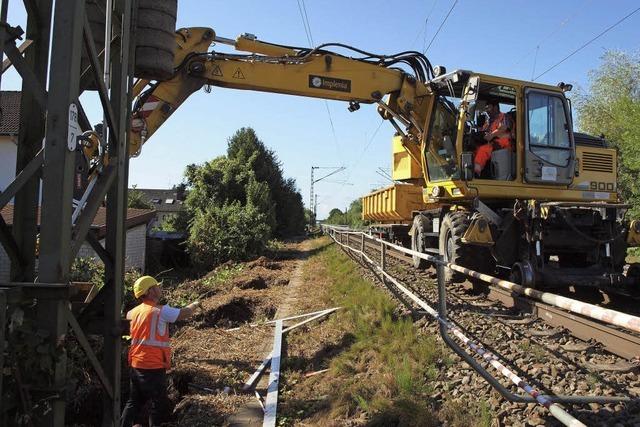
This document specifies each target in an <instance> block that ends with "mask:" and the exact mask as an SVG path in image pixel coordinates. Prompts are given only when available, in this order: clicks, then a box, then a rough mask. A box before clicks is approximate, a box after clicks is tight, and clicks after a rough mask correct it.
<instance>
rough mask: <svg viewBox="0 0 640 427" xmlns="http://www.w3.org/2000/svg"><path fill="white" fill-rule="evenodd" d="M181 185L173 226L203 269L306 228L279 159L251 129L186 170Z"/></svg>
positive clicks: (299, 201) (246, 254) (296, 193)
mask: <svg viewBox="0 0 640 427" xmlns="http://www.w3.org/2000/svg"><path fill="white" fill-rule="evenodd" d="M184 184H185V188H184V190H183V193H185V194H186V199H185V202H184V207H185V209H184V213H183V214H181V215H178V216H177V217H176V218H175V219H174V220H173V221H172V223H171V226H173V227H174V228H175V229H176V230H180V231H186V232H188V235H189V238H188V242H187V243H188V247H189V250H190V252H191V254H192V257H193V259H194V261H195V262H196V263H197V264H200V265H202V266H207V267H210V266H212V265H214V264H215V263H219V262H224V261H226V260H229V259H238V260H240V259H245V258H247V257H250V256H254V255H257V254H260V253H261V252H262V251H263V250H264V248H265V243H266V242H267V241H268V240H269V239H270V238H272V237H273V236H277V237H282V236H287V235H295V234H299V233H301V232H302V231H303V230H304V211H303V203H302V196H301V195H300V193H299V191H298V190H297V188H296V183H295V180H293V179H285V178H284V177H283V172H282V168H281V166H280V163H279V162H278V159H277V157H276V156H275V154H274V153H273V151H271V150H269V149H268V148H267V147H266V146H265V144H264V143H263V142H262V141H260V140H259V139H258V137H257V135H256V134H255V132H254V131H253V129H251V128H242V129H240V130H238V131H237V132H236V133H235V134H234V135H233V136H232V137H231V138H230V139H229V144H228V148H227V155H226V156H220V157H217V158H215V159H212V160H210V161H208V162H205V163H203V164H201V165H189V166H187V168H186V170H185V183H184ZM225 215H233V216H234V218H224V216H225ZM243 233H244V234H243ZM225 254H226V255H225Z"/></svg>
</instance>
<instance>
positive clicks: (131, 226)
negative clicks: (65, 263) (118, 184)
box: [0, 205, 155, 282]
mask: <svg viewBox="0 0 640 427" xmlns="http://www.w3.org/2000/svg"><path fill="white" fill-rule="evenodd" d="M106 212H107V210H106V209H105V208H103V207H101V208H99V209H98V212H97V213H96V216H95V218H94V219H93V222H92V224H91V231H90V232H93V233H95V235H96V237H97V238H98V239H99V240H100V243H101V244H102V245H104V238H105V236H106V233H107V225H106ZM0 213H1V214H2V218H3V219H4V221H5V222H6V223H7V225H8V226H9V227H11V225H12V224H13V205H7V206H5V207H4V208H2V211H1V212H0ZM154 215H155V212H154V211H153V210H151V209H127V219H126V222H125V227H126V228H127V234H126V250H125V268H126V269H128V270H129V269H136V270H139V271H145V267H146V266H145V257H146V251H147V228H148V225H149V223H150V222H151V220H152V219H153V217H154ZM38 222H40V212H38ZM78 257H91V258H95V259H96V260H99V257H98V255H97V254H96V253H95V252H94V250H93V249H92V248H91V246H89V244H88V243H86V242H85V243H83V244H82V246H81V248H80V250H79V251H78ZM10 266H11V261H10V260H9V256H8V255H7V253H6V252H5V250H4V248H2V247H0V282H7V281H9V272H10Z"/></svg>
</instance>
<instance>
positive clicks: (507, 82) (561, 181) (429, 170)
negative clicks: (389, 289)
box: [423, 70, 617, 203]
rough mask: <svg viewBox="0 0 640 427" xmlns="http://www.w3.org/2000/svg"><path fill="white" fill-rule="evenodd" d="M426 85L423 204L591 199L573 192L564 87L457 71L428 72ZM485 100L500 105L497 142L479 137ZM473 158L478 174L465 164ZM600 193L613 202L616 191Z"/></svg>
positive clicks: (485, 123) (484, 127)
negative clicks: (429, 93)
mask: <svg viewBox="0 0 640 427" xmlns="http://www.w3.org/2000/svg"><path fill="white" fill-rule="evenodd" d="M431 88H432V89H433V90H434V92H435V94H436V97H435V100H434V104H433V107H432V109H431V114H430V119H429V123H428V125H427V126H426V128H427V136H426V138H425V143H424V147H423V153H424V168H423V169H424V170H423V173H424V180H425V183H426V187H427V188H426V191H425V192H424V194H425V198H424V199H425V200H424V201H425V202H426V203H433V202H443V201H447V200H448V201H451V202H457V201H461V200H464V199H467V200H468V199H475V198H478V197H481V198H483V199H510V200H513V199H528V198H535V199H546V200H561V201H587V200H591V199H592V197H591V195H589V194H583V192H579V191H573V190H575V189H574V188H573V187H574V186H573V184H574V180H575V178H576V167H577V163H576V159H577V156H576V145H575V141H574V135H573V131H572V122H571V110H570V107H569V103H568V101H567V99H566V97H565V95H564V89H565V87H564V86H563V87H555V86H549V85H542V84H537V83H533V82H526V81H519V80H513V79H507V78H502V77H496V76H490V75H485V74H478V73H473V72H470V71H465V70H457V71H454V72H451V73H448V74H445V75H442V76H439V77H436V78H435V79H433V80H432V81H431ZM488 104H497V105H498V109H499V114H500V117H501V119H502V120H503V123H504V125H503V126H502V127H500V129H503V130H502V131H501V132H500V136H501V139H500V144H498V143H496V140H497V138H494V140H493V141H487V140H486V139H485V135H486V134H487V132H488V131H490V129H491V126H492V123H490V119H489V118H488V117H487V114H486V109H487V108H486V107H487V105H488ZM497 127H498V126H495V128H497ZM506 141H509V142H508V143H507V142H506ZM470 159H472V160H470ZM478 164H479V165H481V167H482V169H481V173H478V171H477V168H476V173H475V174H474V173H473V170H470V168H471V169H472V168H473V167H474V165H478ZM609 179H612V180H615V174H614V176H612V177H609ZM470 181H473V183H472V184H471V183H470ZM598 200H607V201H612V202H613V201H616V200H617V195H616V194H615V192H610V193H607V194H606V196H604V195H602V194H600V195H599V199H598Z"/></svg>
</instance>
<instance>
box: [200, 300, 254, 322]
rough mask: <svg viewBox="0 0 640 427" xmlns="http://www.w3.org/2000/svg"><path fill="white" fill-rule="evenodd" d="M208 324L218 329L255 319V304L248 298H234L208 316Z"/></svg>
mask: <svg viewBox="0 0 640 427" xmlns="http://www.w3.org/2000/svg"><path fill="white" fill-rule="evenodd" d="M205 316H206V319H207V323H208V324H209V325H216V326H217V327H225V326H226V327H233V326H236V325H239V324H242V323H245V322H248V321H250V320H251V319H253V316H254V303H253V302H252V301H251V300H249V299H246V298H233V299H232V300H231V301H229V302H227V303H226V304H223V305H221V306H219V307H218V308H216V309H215V310H211V311H208V312H207V313H206V314H205Z"/></svg>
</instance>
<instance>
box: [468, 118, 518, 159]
mask: <svg viewBox="0 0 640 427" xmlns="http://www.w3.org/2000/svg"><path fill="white" fill-rule="evenodd" d="M505 118H506V117H505V114H504V113H498V115H496V117H495V119H494V120H493V121H491V123H488V124H485V126H484V127H483V128H482V130H484V131H488V132H495V131H496V130H498V129H500V126H502V123H504V121H505ZM507 132H508V131H505V133H504V134H503V135H502V136H496V137H494V138H493V141H492V142H490V143H487V144H483V145H480V146H479V147H477V148H476V151H475V155H474V159H473V162H474V163H476V164H478V165H479V166H480V167H481V168H482V169H484V167H485V165H486V164H487V162H488V161H489V160H491V153H493V149H494V148H493V143H494V142H495V143H496V144H497V145H498V146H499V147H500V148H507V149H511V134H510V133H507Z"/></svg>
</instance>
